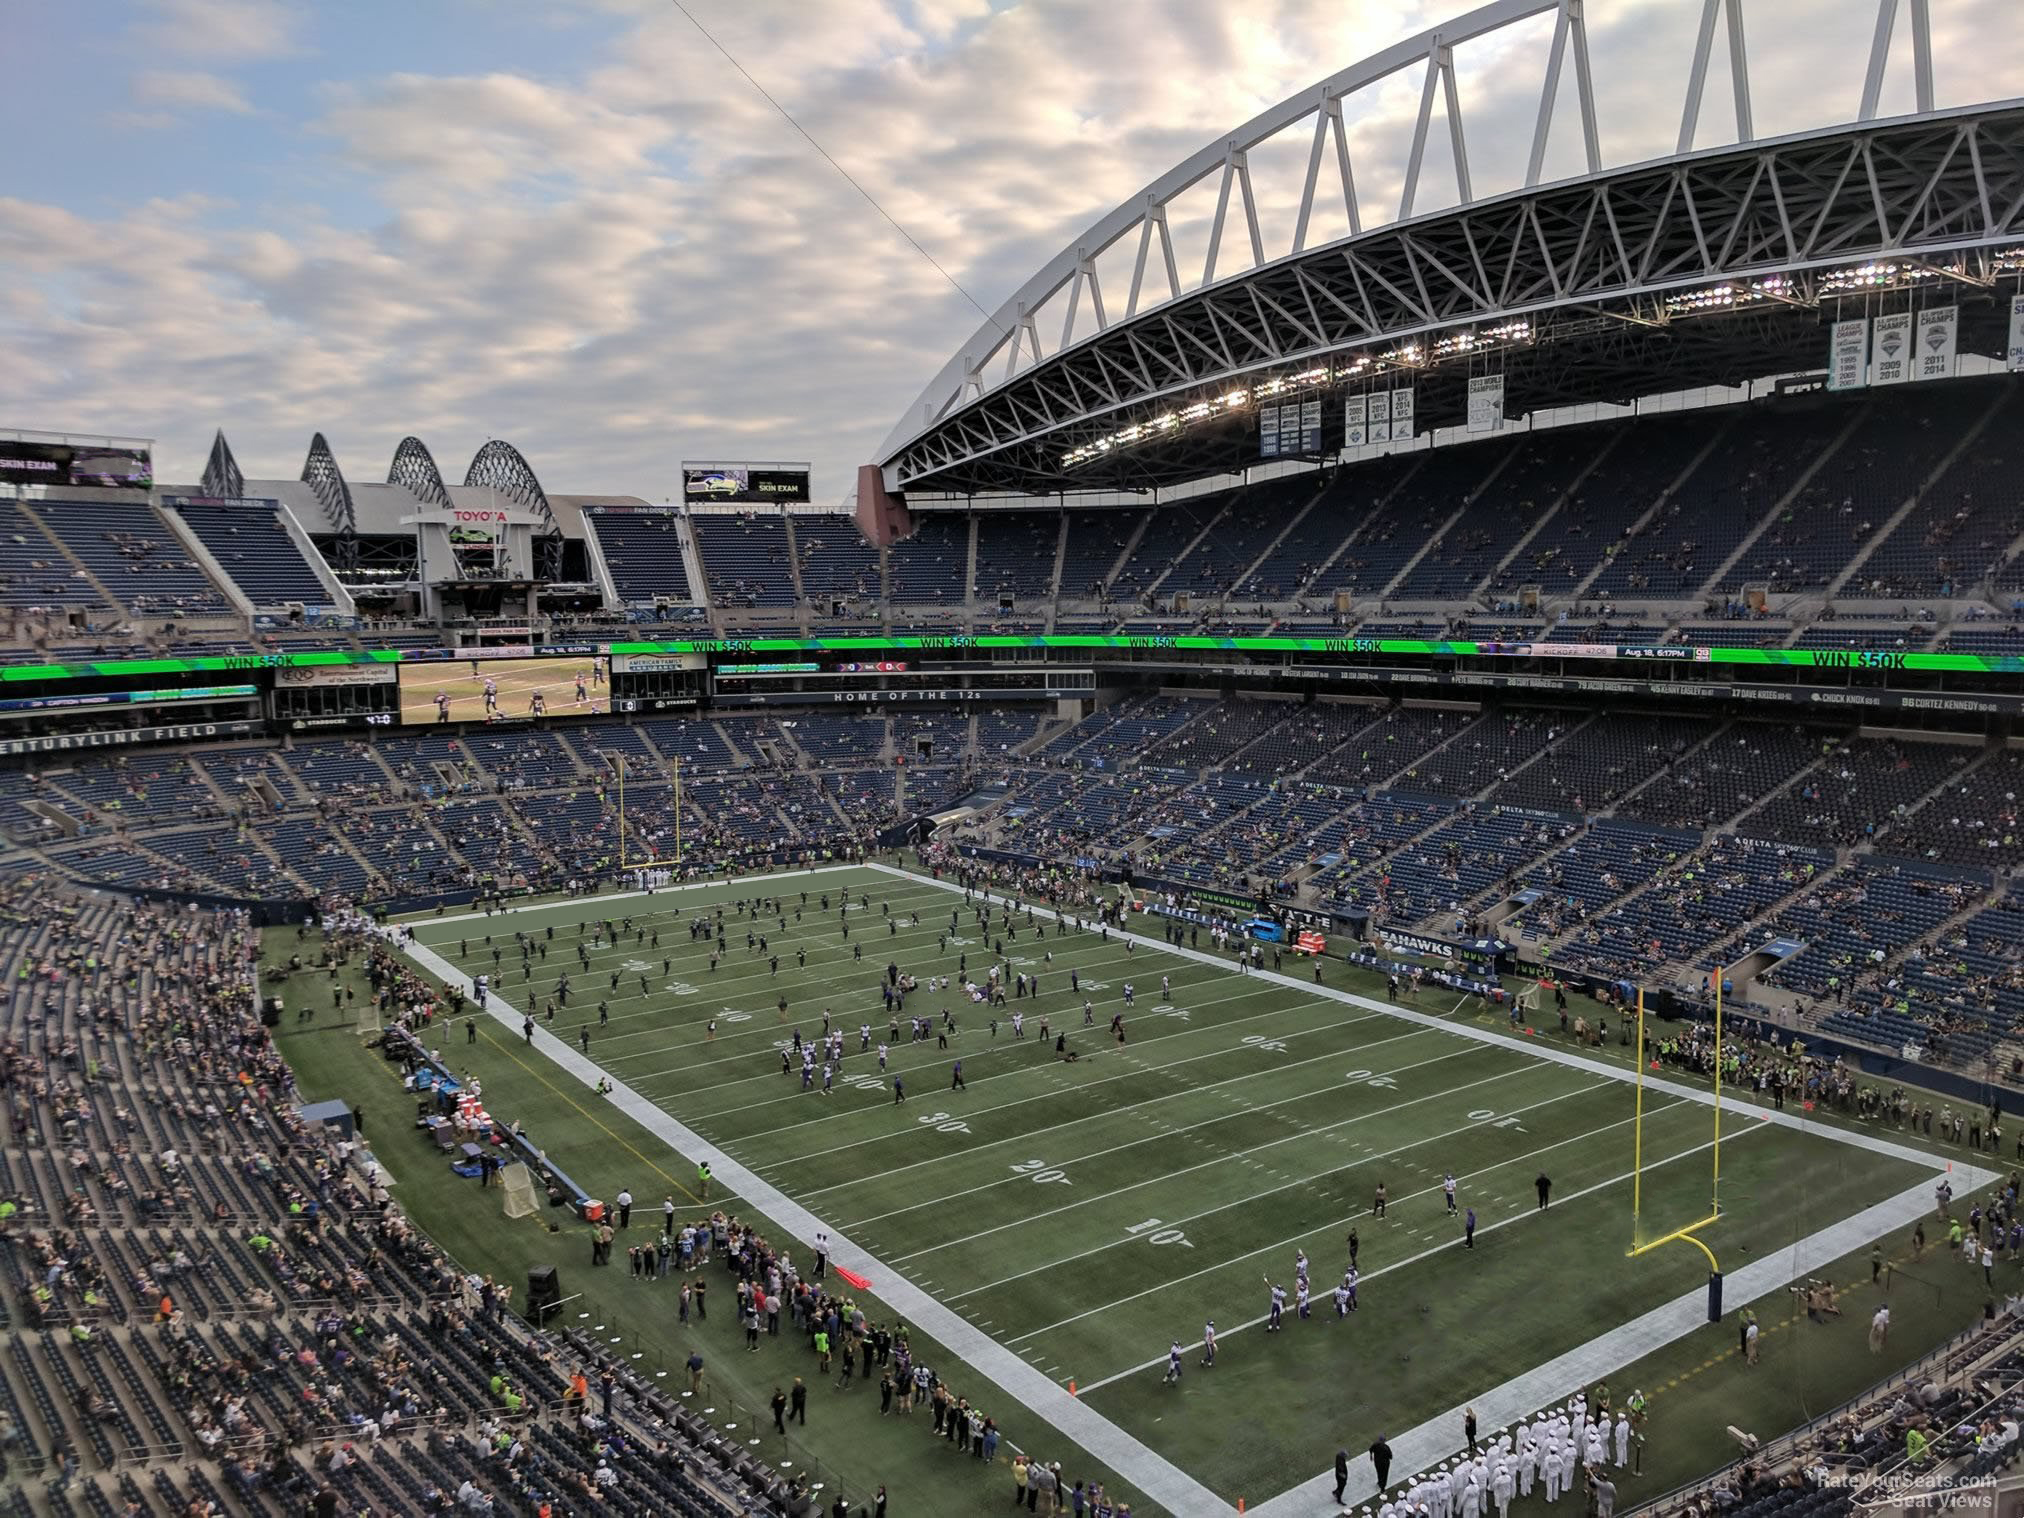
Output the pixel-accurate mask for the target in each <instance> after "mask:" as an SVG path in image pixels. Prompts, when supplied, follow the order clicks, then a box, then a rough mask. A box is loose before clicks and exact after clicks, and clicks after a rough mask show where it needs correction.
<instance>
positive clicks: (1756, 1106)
mask: <svg viewBox="0 0 2024 1518" xmlns="http://www.w3.org/2000/svg"><path fill="white" fill-rule="evenodd" d="M859 868H861V869H867V870H876V871H878V872H879V873H880V874H882V875H890V876H892V877H894V878H895V879H899V880H911V881H918V882H920V883H922V884H925V885H933V886H937V887H939V888H940V889H942V890H944V891H950V892H953V893H955V894H956V895H959V896H960V895H961V894H962V892H963V888H962V887H961V886H959V885H956V884H953V883H952V882H949V881H944V880H931V879H929V877H927V876H925V875H917V874H915V873H914V872H913V871H911V870H901V869H896V868H894V867H893V866H892V865H888V864H870V863H868V864H864V865H861V866H859ZM1033 915H1034V916H1036V917H1047V918H1053V917H1054V916H1055V915H1056V914H1055V911H1054V909H1053V908H1052V907H1046V906H1041V905H1038V904H1035V905H1034V907H1033ZM1111 931H1112V932H1113V933H1114V934H1115V935H1116V936H1118V937H1122V938H1130V939H1133V940H1135V941H1137V942H1138V943H1140V944H1143V945H1144V946H1145V947H1146V948H1148V949H1157V950H1158V951H1159V952H1161V953H1163V954H1171V955H1173V956H1174V957H1176V958H1178V959H1192V960H1194V961H1196V962H1197V963H1198V964H1208V965H1219V966H1221V967H1222V968H1223V969H1225V970H1228V971H1229V972H1230V973H1231V974H1233V975H1234V974H1238V973H1244V974H1248V975H1249V976H1250V977H1251V978H1252V979H1253V980H1264V981H1270V982H1272V983H1273V984H1275V985H1281V986H1285V987H1287V988H1289V989H1291V990H1295V991H1301V992H1305V993H1307V994H1308V995H1311V996H1322V997H1327V998H1329V999H1330V1000H1333V1001H1339V1002H1346V1003H1347V1004H1349V1005H1350V1006H1353V1007H1364V1008H1367V1009H1368V1010H1370V1011H1372V1012H1383V1013H1387V1014H1389V1015H1390V1016H1392V1017H1396V1018H1399V1019H1401V1020H1403V1021H1405V1022H1409V1023H1417V1024H1418V1025H1419V1026H1421V1027H1423V1028H1436V1029H1439V1030H1440V1031H1441V1032H1443V1033H1451V1034H1453V1035H1454V1036H1455V1037H1456V1038H1468V1039H1474V1040H1475V1041H1476V1042H1477V1043H1479V1044H1494V1045H1496V1046H1497V1047H1498V1048H1501V1049H1510V1050H1514V1051H1516V1052H1518V1053H1521V1054H1528V1055H1530V1056H1531V1057H1532V1058H1534V1059H1543V1060H1547V1061H1550V1062H1551V1063H1553V1064H1556V1065H1565V1066H1566V1067H1567V1068H1568V1069H1570V1070H1583V1071H1587V1072H1588V1073H1589V1074H1591V1075H1601V1076H1606V1077H1607V1078H1609V1079H1610V1080H1613V1081H1621V1082H1623V1083H1624V1084H1625V1085H1627V1086H1634V1085H1636V1084H1637V1076H1636V1074H1635V1073H1634V1072H1632V1071H1629V1070H1626V1069H1624V1068H1623V1067H1622V1066H1620V1065H1612V1064H1609V1063H1607V1062H1605V1061H1603V1060H1597V1059H1590V1058H1588V1057H1587V1056H1586V1055H1581V1054H1575V1053H1572V1052H1571V1051H1568V1050H1565V1049H1556V1048H1554V1047H1553V1046H1552V1045H1550V1044H1537V1043H1527V1042H1526V1041H1525V1040H1523V1039H1519V1038H1512V1037H1510V1036H1509V1035H1508V1034H1504V1033H1495V1032H1492V1031H1491V1030H1490V1029H1488V1028H1478V1027H1475V1026H1474V1025H1472V1024H1469V1023H1452V1022H1449V1021H1448V1020H1447V1019H1446V1018H1445V1017H1435V1016H1433V1015H1432V1014H1431V1013H1427V1012H1415V1011H1413V1010H1412V1009H1411V1008H1410V1007H1400V1006H1394V1005H1392V1004H1391V1003H1388V1002H1381V1001H1375V1000H1373V999H1372V998H1370V997H1368V996H1358V995H1357V994H1356V993H1355V992H1353V991H1340V990H1337V989H1336V988H1335V987H1334V986H1330V985H1322V984H1317V983H1315V982H1313V981H1308V980H1302V979H1300V977H1299V976H1297V975H1283V974H1281V973H1280V972H1278V971H1276V970H1251V971H1245V972H1239V971H1238V970H1237V969H1236V968H1235V967H1234V966H1233V965H1232V964H1231V962H1230V961H1229V960H1227V959H1225V958H1224V957H1223V956H1221V955H1220V954H1212V953H1210V952H1208V951H1207V950H1205V949H1191V948H1189V947H1187V946H1186V945H1185V944H1171V943H1166V942H1164V941H1161V940H1157V939H1154V938H1150V937H1148V936H1146V935H1145V934H1142V933H1133V932H1131V931H1130V930H1129V929H1121V928H1114V929H1112V930H1111ZM1644 1086H1645V1090H1647V1091H1663V1092H1665V1093H1667V1094H1668V1095H1670V1096H1683V1097H1685V1098H1686V1099H1687V1100H1688V1101H1691V1102H1699V1103H1700V1104H1701V1105H1702V1106H1704V1107H1712V1106H1714V1105H1715V1099H1714V1096H1713V1095H1712V1094H1711V1093H1709V1092H1707V1091H1704V1090H1702V1089H1701V1088H1700V1087H1698V1086H1688V1085H1683V1084H1681V1083H1680V1082H1678V1081H1674V1080H1669V1079H1667V1078H1666V1077H1664V1076H1657V1075H1649V1074H1648V1075H1646V1076H1645V1081H1644ZM1727 1102H1728V1104H1729V1105H1731V1106H1734V1107H1737V1108H1740V1109H1742V1110H1745V1111H1747V1112H1748V1113H1749V1114H1750V1115H1751V1117H1753V1118H1754V1117H1757V1116H1758V1115H1759V1114H1762V1116H1763V1117H1764V1118H1765V1119H1766V1120H1768V1121H1769V1122H1771V1123H1774V1124H1776V1125H1777V1126H1778V1127H1781V1128H1790V1129H1792V1130H1793V1131H1794V1132H1795V1133H1810V1134H1814V1135H1815V1136H1817V1137H1821V1138H1828V1139H1832V1140H1834V1141H1835V1142H1836V1143H1841V1144H1848V1145H1851V1146H1853V1147H1854V1148H1857V1149H1867V1150H1868V1151H1870V1153H1872V1154H1884V1155H1889V1156H1890V1157H1891V1158H1892V1159H1898V1160H1905V1161H1907V1162H1909V1163H1911V1164H1914V1165H1923V1166H1925V1167H1926V1168H1927V1169H1929V1170H1941V1169H1944V1168H1945V1167H1946V1163H1947V1162H1946V1161H1945V1160H1944V1159H1941V1158H1939V1157H1937V1156H1934V1155H1931V1154H1927V1153H1926V1152H1925V1151H1923V1150H1920V1149H1912V1148H1908V1147H1906V1146H1905V1145H1903V1144H1895V1143H1892V1142H1891V1141H1890V1140H1889V1139H1886V1138H1879V1137H1878V1136H1877V1135H1875V1134H1873V1133H1857V1132H1852V1131H1849V1130H1847V1129H1841V1128H1835V1127H1831V1126H1828V1125H1825V1124H1814V1123H1809V1122H1807V1121H1806V1120H1805V1119H1804V1118H1803V1117H1795V1116H1793V1115H1792V1114H1791V1113H1789V1112H1785V1111H1782V1110H1779V1109H1776V1108H1771V1107H1766V1106H1764V1105H1762V1104H1761V1103H1759V1102H1757V1101H1756V1100H1754V1099H1753V1098H1751V1097H1749V1096H1747V1095H1744V1094H1740V1093H1732V1094H1730V1095H1728V1097H1727ZM1970 1168H1972V1167H1970Z"/></svg>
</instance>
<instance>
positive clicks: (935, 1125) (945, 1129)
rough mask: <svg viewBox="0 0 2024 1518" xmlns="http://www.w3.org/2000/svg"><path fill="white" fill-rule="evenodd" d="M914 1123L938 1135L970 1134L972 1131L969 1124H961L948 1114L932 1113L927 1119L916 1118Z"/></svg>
mask: <svg viewBox="0 0 2024 1518" xmlns="http://www.w3.org/2000/svg"><path fill="white" fill-rule="evenodd" d="M914 1121H916V1122H917V1123H920V1124H921V1125H922V1126H923V1127H927V1128H932V1129H934V1130H935V1132H937V1133H968V1132H969V1131H970V1125H969V1124H968V1123H965V1122H959V1121H957V1120H956V1119H954V1118H951V1117H950V1116H949V1114H948V1113H946V1112H930V1113H929V1114H928V1115H927V1116H926V1117H922V1118H916V1119H914Z"/></svg>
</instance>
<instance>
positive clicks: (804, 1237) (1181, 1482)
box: [401, 944, 1230, 1514]
mask: <svg viewBox="0 0 2024 1518" xmlns="http://www.w3.org/2000/svg"><path fill="white" fill-rule="evenodd" d="M401 947H403V948H405V950H406V952H407V954H408V955H409V957H410V958H412V959H414V960H415V961H416V962H417V963H418V964H420V965H422V966H423V968H425V969H427V970H428V971H430V973H432V974H434V975H436V976H437V977H438V978H440V979H442V980H444V981H445V982H447V983H449V984H452V985H462V986H463V987H464V988H465V991H466V993H467V994H468V993H469V992H470V991H471V989H472V987H471V982H470V980H469V978H468V977H466V976H465V975H464V974H463V972H461V971H460V970H458V969H457V968H456V967H455V966H453V965H451V964H450V963H449V962H448V961H447V960H445V959H443V958H442V957H441V956H440V955H438V954H437V953H436V952H435V951H434V950H432V949H430V948H428V947H427V946H426V945H422V944H406V945H402V946H401ZM485 1013H486V1015H487V1016H488V1017H490V1018H491V1019H492V1020H493V1021H494V1022H496V1023H498V1024H499V1025H500V1026H501V1027H503V1028H506V1029H508V1030H509V1031H511V1032H514V1033H518V1032H519V1026H518V1025H519V1017H520V1014H519V1013H518V1012H517V1011H516V1010H515V1009H514V1007H513V1005H512V1003H510V1002H508V1001H506V1000H504V999H503V998H498V997H493V998H488V999H487V1005H486V1007H485ZM533 1043H534V1047H535V1048H537V1049H538V1050H539V1051H540V1052H541V1053H542V1054H544V1055H546V1056H547V1057H548V1059H549V1060H550V1061H552V1062H553V1063H554V1064H555V1065H557V1066H558V1067H559V1068H561V1069H562V1070H563V1071H565V1072H567V1073H568V1074H569V1075H570V1076H571V1077H572V1078H574V1079H575V1080H576V1081H578V1082H579V1083H580V1084H582V1085H583V1086H586V1087H593V1088H594V1087H595V1086H596V1085H597V1083H598V1082H599V1081H601V1080H604V1079H606V1072H605V1071H604V1069H603V1068H602V1067H601V1066H599V1065H597V1064H595V1063H593V1062H592V1061H591V1060H589V1059H586V1058H585V1057H584V1056H583V1055H581V1054H579V1053H578V1052H577V1051H576V1050H575V1048H573V1047H572V1046H571V1045H569V1044H567V1043H564V1042H563V1041H562V1040H561V1039H558V1038H556V1037H555V1036H554V1035H553V1034H551V1033H549V1032H548V1031H547V1030H545V1029H542V1028H537V1029H536V1030H535V1035H534V1040H533ZM605 1100H606V1102H607V1103H609V1105H611V1106H613V1107H615V1108H617V1109H618V1110H619V1111H621V1112H623V1113H625V1114H626V1116H628V1117H630V1118H631V1119H632V1120H633V1121H634V1122H635V1123H637V1124H638V1125H639V1126H640V1127H642V1128H644V1129H645V1130H646V1131H647V1132H649V1133H651V1134H653V1135H654V1136H655V1137H656V1138H659V1139H660V1140H661V1141H662V1142H663V1143H665V1144H666V1145H667V1146H668V1147H669V1148H670V1149H672V1150H673V1151H674V1152H675V1153H677V1154H680V1155H682V1156H683V1157H684V1158H686V1159H690V1160H700V1159H704V1158H709V1159H712V1160H713V1161H714V1162H715V1168H716V1172H717V1178H718V1179H719V1180H721V1181H722V1182H723V1183H724V1184H725V1185H726V1186H728V1187H730V1188H731V1189H732V1190H733V1191H734V1192H736V1194H737V1195H738V1196H740V1197H741V1198H743V1199H744V1200H745V1201H747V1202H749V1203H750V1204H751V1205H752V1206H753V1207H754V1208H755V1209H756V1210H758V1211H759V1212H762V1213H764V1214H765V1215H766V1217H767V1218H768V1219H769V1220H771V1221H772V1222H773V1223H775V1224H777V1225H778V1226H779V1227H780V1228H781V1229H782V1230H783V1231H784V1232H786V1233H788V1234H790V1235H792V1236H793V1237H794V1238H795V1239H797V1240H798V1241H799V1242H800V1243H802V1244H803V1245H806V1246H808V1247H809V1248H811V1249H812V1248H813V1247H814V1240H815V1235H816V1233H817V1232H818V1230H819V1220H818V1219H817V1218H816V1217H815V1215H814V1214H813V1213H811V1212H809V1211H808V1209H807V1208H805V1207H803V1206H801V1205H800V1204H799V1203H797V1202H795V1201H794V1200H793V1199H791V1198H790V1197H788V1196H786V1195H784V1194H783V1193H782V1192H780V1191H779V1190H777V1189H776V1188H775V1187H773V1186H771V1185H769V1184H768V1183H767V1182H766V1181H764V1180H761V1179H760V1178H759V1177H758V1176H757V1175H754V1174H753V1173H752V1172H751V1171H749V1170H747V1169H746V1168H745V1167H744V1166H743V1165H741V1164H739V1163H738V1162H737V1161H736V1160H733V1159H730V1158H728V1157H726V1156H725V1155H724V1154H723V1153H722V1151H721V1150H718V1149H717V1148H716V1147H715V1146H714V1145H712V1144H709V1143H707V1142H706V1141H705V1140H704V1139H703V1137H702V1136H701V1135H700V1134H698V1133H696V1132H694V1131H693V1130H691V1129H689V1128H687V1127H685V1126H684V1125H683V1124H681V1123H679V1122H677V1121H676V1120H675V1119H674V1118H673V1117H672V1116H671V1115H670V1114H668V1113H667V1112H665V1111H664V1110H662V1109H661V1108H659V1107H657V1106H655V1105H654V1104H653V1103H652V1102H650V1101H648V1100H647V1099H646V1098H645V1097H643V1096H641V1095H640V1094H639V1093H638V1092H636V1091H634V1090H633V1089H632V1088H631V1087H629V1086H627V1085H626V1084H625V1083H624V1082H622V1081H621V1082H618V1083H617V1084H615V1085H614V1086H613V1088H612V1090H611V1092H610V1093H609V1094H608V1096H607V1097H606V1098H605ZM829 1245H830V1251H829V1258H830V1259H831V1261H832V1262H834V1263H835V1264H838V1265H841V1266H844V1267H845V1268H847V1269H850V1270H853V1271H856V1272H858V1273H859V1274H873V1273H886V1274H890V1275H891V1276H892V1277H893V1278H892V1280H891V1281H890V1282H884V1281H882V1282H881V1283H880V1284H879V1287H878V1295H879V1296H880V1297H881V1298H883V1299H884V1300H885V1301H886V1302H887V1303H889V1304H890V1305H891V1307H892V1308H893V1310H894V1311H895V1312H896V1313H897V1314H899V1316H900V1317H902V1318H903V1319H905V1320H907V1321H909V1322H912V1323H914V1324H916V1325H917V1326H919V1327H920V1328H921V1329H922V1330H923V1331H924V1332H925V1333H927V1334H928V1335H930V1336H931V1337H933V1338H934V1339H936V1340H939V1341H940V1342H941V1343H942V1344H944V1345H946V1346H947V1347H948V1349H949V1351H950V1353H952V1354H954V1355H955V1356H956V1357H957V1358H958V1359H960V1360H962V1361H963V1363H964V1364H966V1365H968V1366H969V1367H970V1368H971V1369H972V1370H975V1371H976V1372H977V1373H978V1374H979V1375H981V1376H983V1377H985V1378H986V1379H987V1380H989V1381H991V1382H992V1383H993V1384H995V1385H996V1386H997V1387H999V1389H1000V1390H1002V1391H1003V1392H1005V1393H1006V1395H1007V1396H1008V1397H1010V1398H1012V1399H1013V1400H1014V1401H1017V1402H1020V1403H1023V1404H1024V1405H1025V1406H1026V1407H1027V1408H1029V1409H1030V1410H1031V1411H1032V1412H1033V1414H1034V1415H1035V1416H1036V1417H1038V1418H1041V1419H1042V1420H1044V1421H1045V1422H1046V1423H1047V1424H1048V1425H1049V1426H1050V1427H1052V1428H1053V1429H1055V1430H1056V1432H1058V1433H1060V1434H1063V1435H1065V1436H1066V1437H1067V1438H1069V1439H1071V1440H1073V1441H1075V1442H1076V1443H1077V1444H1080V1445H1081V1446H1082V1447H1083V1448H1084V1449H1085V1450H1087V1451H1088V1452H1089V1453H1090V1454H1091V1455H1092V1456H1094V1457H1095V1458H1096V1459H1098V1460H1100V1461H1102V1462H1103V1463H1105V1464H1106V1465H1108V1466H1110V1468H1111V1469H1112V1470H1114V1471H1116V1472H1117V1474H1118V1476H1119V1477H1120V1479H1122V1480H1124V1481H1127V1482H1129V1483H1130V1484H1131V1485H1133V1486H1135V1487H1137V1488H1138V1489H1139V1490H1140V1491H1142V1492H1144V1493H1145V1494H1146V1495H1147V1496H1148V1497H1149V1498H1151V1499H1152V1500H1153V1501H1154V1502H1156V1503H1158V1504H1159V1505H1160V1506H1161V1507H1163V1508H1165V1509H1166V1510H1167V1511H1169V1512H1174V1513H1188V1514H1224V1513H1228V1512H1229V1511H1230V1506H1229V1504H1228V1503H1226V1502H1224V1501H1223V1499H1222V1498H1220V1497H1218V1496H1217V1495H1216V1494H1215V1493H1214V1492H1212V1491H1210V1490H1209V1489H1208V1488H1207V1487H1206V1486H1204V1485H1202V1483H1201V1482H1199V1481H1197V1480H1196V1479H1195V1478H1194V1477H1193V1476H1191V1475H1189V1474H1188V1473H1187V1472H1186V1471H1184V1470H1182V1469H1181V1468H1180V1467H1179V1466H1177V1465H1175V1464H1174V1463H1173V1462H1172V1461H1171V1460H1168V1459H1167V1458H1166V1457H1165V1456H1164V1455H1162V1454H1160V1453H1159V1452H1158V1451H1156V1450H1154V1449H1152V1448H1150V1447H1149V1446H1147V1445H1146V1444H1145V1443H1144V1442H1142V1441H1141V1440H1139V1439H1138V1438H1137V1437H1135V1436H1134V1435H1132V1434H1130V1433H1127V1432H1126V1431H1125V1430H1124V1429H1122V1428H1120V1427H1118V1426H1117V1425H1116V1424H1115V1423H1113V1422H1111V1421H1110V1419H1108V1418H1106V1417H1104V1416H1103V1415H1102V1414H1101V1413H1099V1412H1097V1411H1095V1410H1094V1409H1093V1408H1091V1407H1089V1406H1087V1405H1085V1404H1084V1403H1083V1402H1082V1400H1081V1399H1080V1398H1078V1397H1071V1396H1070V1395H1069V1394H1068V1391H1067V1389H1066V1388H1065V1387H1062V1386H1060V1385H1058V1384H1057V1383H1056V1382H1055V1381H1054V1380H1053V1379H1052V1378H1051V1377H1049V1376H1047V1375H1045V1374H1043V1373H1042V1372H1041V1371H1039V1370H1038V1369H1036V1368H1035V1367H1033V1366H1030V1365H1028V1364H1027V1363H1026V1362H1025V1361H1024V1360H1022V1359H1021V1358H1020V1356H1019V1355H1018V1354H1016V1353H1014V1352H1013V1351H1012V1350H1011V1349H1009V1348H1008V1347H1007V1346H1005V1345H1003V1344H1001V1343H999V1342H998V1341H997V1340H996V1339H994V1338H992V1337H991V1336H990V1335H989V1334H986V1333H984V1332H983V1331H981V1330H980V1329H978V1328H976V1327H975V1326H974V1325H972V1324H971V1323H969V1322H968V1321H966V1320H965V1319H964V1318H963V1316H962V1314H960V1313H958V1312H956V1311H955V1310H954V1309H952V1308H950V1307H948V1306H946V1305H945V1304H944V1303H943V1302H942V1301H941V1300H940V1299H938V1298H936V1297H935V1296H933V1295H932V1294H931V1293H929V1292H926V1291H923V1290H922V1289H921V1288H920V1287H919V1286H918V1285H916V1284H914V1283H913V1282H911V1281H909V1280H907V1279H905V1277H903V1276H901V1275H900V1274H899V1273H898V1272H897V1271H894V1270H890V1269H889V1267H888V1264H887V1262H882V1261H880V1260H878V1259H876V1258H875V1257H873V1256H872V1255H870V1254H869V1253H867V1252H866V1251H865V1250H863V1249H861V1248H860V1247H859V1246H858V1245H857V1244H855V1243H854V1242H852V1241H851V1240H850V1239H849V1238H848V1237H846V1236H845V1235H844V1234H842V1233H841V1232H833V1233H831V1234H830V1236H829Z"/></svg>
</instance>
